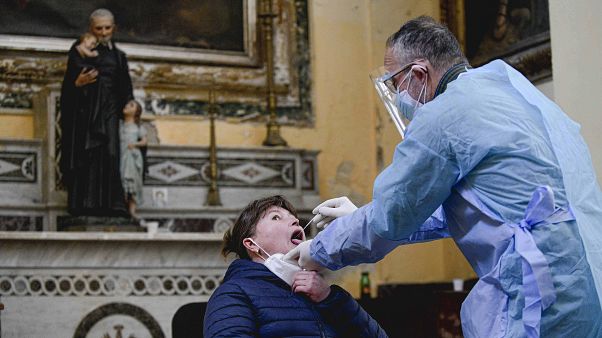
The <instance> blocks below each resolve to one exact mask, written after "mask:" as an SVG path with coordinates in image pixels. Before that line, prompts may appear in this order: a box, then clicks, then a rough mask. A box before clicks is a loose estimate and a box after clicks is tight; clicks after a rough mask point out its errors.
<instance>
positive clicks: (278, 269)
mask: <svg viewBox="0 0 602 338" xmlns="http://www.w3.org/2000/svg"><path fill="white" fill-rule="evenodd" d="M249 239H250V240H251V242H253V244H255V245H257V247H258V248H259V249H261V250H262V251H263V252H265V254H266V255H268V258H267V259H266V258H263V256H262V255H261V254H259V253H256V254H257V256H259V257H260V258H261V259H263V260H264V262H263V265H265V266H266V267H267V268H268V269H269V270H270V271H272V273H274V274H275V275H276V276H278V277H279V278H280V279H282V280H283V281H285V282H286V284H288V285H291V286H292V285H293V277H294V276H295V273H297V272H299V271H301V270H302V269H301V267H299V266H298V265H297V264H293V263H291V262H289V261H285V260H283V259H282V258H283V257H284V254H281V253H275V254H273V255H270V254H269V253H268V252H267V251H265V250H263V248H262V247H261V246H259V244H257V243H256V242H255V241H254V240H253V239H251V238H249Z"/></svg>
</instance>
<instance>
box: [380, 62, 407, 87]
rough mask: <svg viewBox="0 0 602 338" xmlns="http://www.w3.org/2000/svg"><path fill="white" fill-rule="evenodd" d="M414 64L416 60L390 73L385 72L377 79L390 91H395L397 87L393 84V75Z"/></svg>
mask: <svg viewBox="0 0 602 338" xmlns="http://www.w3.org/2000/svg"><path fill="white" fill-rule="evenodd" d="M415 64H416V61H412V62H410V63H408V64H407V65H405V66H403V67H401V68H399V69H398V70H396V71H394V72H392V73H387V74H385V75H383V76H381V77H380V78H379V79H378V81H380V82H382V83H384V84H385V86H386V87H387V89H388V90H390V91H391V93H397V87H396V86H395V76H397V74H399V73H401V72H404V71H406V70H408V68H410V67H412V66H413V65H415Z"/></svg>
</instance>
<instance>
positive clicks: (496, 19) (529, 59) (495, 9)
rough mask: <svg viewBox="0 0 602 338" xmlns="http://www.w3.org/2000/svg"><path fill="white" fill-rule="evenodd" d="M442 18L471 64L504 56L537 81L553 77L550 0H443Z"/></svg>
mask: <svg viewBox="0 0 602 338" xmlns="http://www.w3.org/2000/svg"><path fill="white" fill-rule="evenodd" d="M440 6H441V21H442V22H443V23H444V24H446V25H447V26H448V27H449V29H450V30H451V31H452V32H453V33H454V34H455V35H456V37H457V38H458V41H459V42H460V44H461V45H462V47H463V48H464V52H465V54H466V56H467V57H468V59H469V61H470V63H471V64H472V66H480V65H483V64H485V63H488V62H489V61H492V60H494V59H503V60H504V61H506V62H508V63H509V64H511V65H512V66H513V67H515V68H516V69H518V70H519V71H520V72H522V73H523V74H524V75H525V76H527V78H529V80H531V81H532V82H536V81H539V80H543V79H546V78H549V77H551V76H552V51H551V45H550V17H549V11H548V0H440Z"/></svg>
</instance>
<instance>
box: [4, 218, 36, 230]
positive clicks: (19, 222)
mask: <svg viewBox="0 0 602 338" xmlns="http://www.w3.org/2000/svg"><path fill="white" fill-rule="evenodd" d="M43 223H44V220H43V217H42V216H19V215H0V231H42V227H43Z"/></svg>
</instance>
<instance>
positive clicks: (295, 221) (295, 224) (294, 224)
mask: <svg viewBox="0 0 602 338" xmlns="http://www.w3.org/2000/svg"><path fill="white" fill-rule="evenodd" d="M291 226H294V227H296V226H299V219H297V218H295V219H294V221H293V222H292V223H291Z"/></svg>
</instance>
